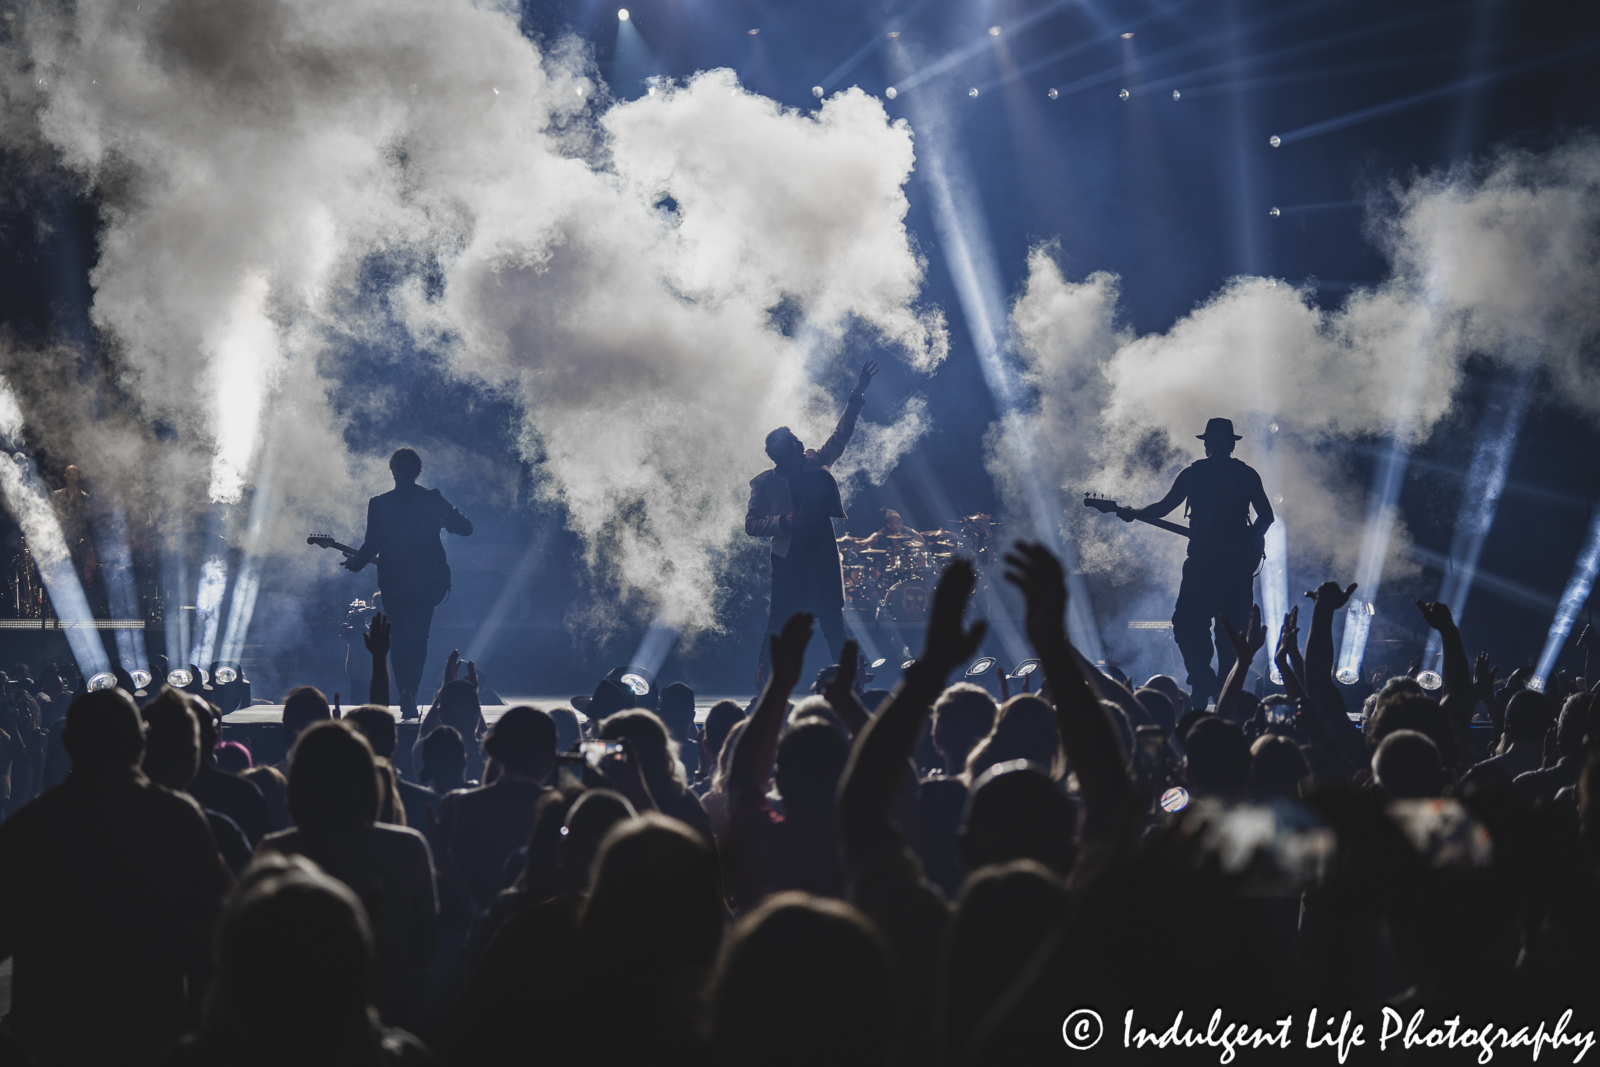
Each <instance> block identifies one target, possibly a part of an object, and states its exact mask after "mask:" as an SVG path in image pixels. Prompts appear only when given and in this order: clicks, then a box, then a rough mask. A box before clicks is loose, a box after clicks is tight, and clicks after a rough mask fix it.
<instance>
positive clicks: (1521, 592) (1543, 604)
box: [1411, 545, 1561, 611]
mask: <svg viewBox="0 0 1600 1067" xmlns="http://www.w3.org/2000/svg"><path fill="white" fill-rule="evenodd" d="M1411 556H1412V558H1413V559H1417V560H1420V561H1422V562H1423V563H1425V564H1427V565H1428V566H1430V567H1437V568H1438V569H1439V570H1441V571H1445V570H1447V569H1448V568H1449V567H1450V565H1451V564H1450V557H1449V556H1448V555H1446V554H1445V553H1443V552H1435V551H1434V550H1433V549H1431V548H1423V547H1422V546H1420V545H1412V546H1411ZM1472 584H1473V588H1474V589H1478V590H1481V591H1482V592H1484V593H1488V594H1489V595H1490V596H1497V597H1499V598H1500V599H1501V600H1504V601H1506V602H1507V603H1509V604H1518V605H1521V606H1522V607H1525V608H1532V609H1533V610H1535V611H1554V610H1556V608H1557V606H1558V605H1559V604H1560V603H1561V602H1560V601H1559V600H1558V599H1556V597H1554V596H1552V595H1551V594H1549V593H1546V592H1544V591H1542V590H1539V589H1535V588H1533V586H1531V585H1524V584H1523V583H1522V582H1519V581H1516V580H1514V579H1511V578H1507V577H1505V576H1504V575H1501V574H1495V573H1494V572H1493V571H1486V570H1483V569H1481V568H1480V569H1478V570H1477V571H1475V572H1474V573H1473V576H1472Z"/></svg>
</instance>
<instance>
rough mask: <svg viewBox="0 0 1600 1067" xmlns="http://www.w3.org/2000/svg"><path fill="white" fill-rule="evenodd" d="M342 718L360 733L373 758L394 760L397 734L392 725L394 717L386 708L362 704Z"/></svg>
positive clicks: (397, 739)
mask: <svg viewBox="0 0 1600 1067" xmlns="http://www.w3.org/2000/svg"><path fill="white" fill-rule="evenodd" d="M344 718H345V721H346V722H348V723H349V724H350V725H351V726H354V727H355V728H356V729H357V730H360V731H361V736H362V737H365V738H366V739H367V744H369V745H371V746H372V754H373V755H374V756H377V757H378V758H379V759H387V760H392V759H394V750H395V745H396V744H397V743H398V741H399V733H398V731H397V729H396V727H395V724H394V715H393V714H391V713H390V711H389V709H388V708H380V707H378V706H377V705H376V704H363V705H361V706H360V707H358V708H351V709H350V710H349V711H347V712H345V713H344Z"/></svg>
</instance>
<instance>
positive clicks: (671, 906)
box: [578, 812, 727, 991]
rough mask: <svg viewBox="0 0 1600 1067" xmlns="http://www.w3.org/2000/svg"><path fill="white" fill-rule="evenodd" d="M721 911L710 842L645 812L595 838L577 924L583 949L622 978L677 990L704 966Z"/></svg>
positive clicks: (715, 941) (713, 948) (717, 938)
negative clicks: (598, 840)
mask: <svg viewBox="0 0 1600 1067" xmlns="http://www.w3.org/2000/svg"><path fill="white" fill-rule="evenodd" d="M726 914H727V910H726V908H725V907H724V906H723V902H722V878H721V873H720V870H719V868H718V864H717V855H716V852H715V851H714V850H713V849H712V847H711V844H710V843H709V842H708V841H706V839H705V838H703V837H701V836H700V834H698V833H696V832H695V831H694V830H692V829H690V828H689V827H688V826H687V825H685V824H684V823H681V822H679V821H678V820H677V819H672V818H668V817H667V816H665V815H660V814H657V813H656V812H646V813H645V814H643V815H639V816H636V817H634V818H632V819H629V820H627V821H626V822H622V823H618V824H616V825H615V826H613V827H612V828H611V831H610V833H608V834H607V835H606V837H605V839H604V841H602V842H601V845H600V851H599V853H598V854H597V855H596V857H595V861H594V875H593V878H592V879H591V881H590V884H589V896H588V899H587V900H585V901H584V905H583V910H582V912H581V914H580V916H579V919H578V928H579V936H580V938H581V940H582V943H583V947H584V950H585V951H586V952H587V953H589V954H591V956H592V958H594V959H599V960H605V961H607V966H608V967H609V968H611V969H613V971H614V973H617V974H618V975H619V977H620V978H621V979H622V980H623V981H625V982H629V983H642V984H644V985H646V986H654V985H656V984H657V983H660V982H663V981H664V982H668V983H671V984H672V987H673V988H678V987H680V986H681V985H682V983H683V982H684V981H686V980H690V981H692V980H693V976H694V975H701V976H703V975H704V974H705V973H707V971H708V970H709V968H710V966H711V964H712V962H713V961H714V960H715V959H716V954H717V947H718V945H719V944H720V943H721V941H722V928H723V920H724V917H725V916H726ZM680 991H681V990H680Z"/></svg>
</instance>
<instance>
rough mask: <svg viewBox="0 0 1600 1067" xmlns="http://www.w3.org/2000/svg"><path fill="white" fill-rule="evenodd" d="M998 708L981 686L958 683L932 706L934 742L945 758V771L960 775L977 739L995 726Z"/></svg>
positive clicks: (942, 694) (976, 743) (980, 738)
mask: <svg viewBox="0 0 1600 1067" xmlns="http://www.w3.org/2000/svg"><path fill="white" fill-rule="evenodd" d="M999 711H1000V709H999V707H998V705H996V704H995V702H994V697H992V696H990V695H989V691H988V690H987V689H985V688H983V687H982V686H978V685H973V684H972V683H971V682H957V683H956V684H955V685H952V686H951V687H950V688H948V689H946V690H945V691H944V692H943V693H941V694H939V699H938V700H937V701H935V702H934V705H933V745H934V747H935V748H936V749H938V750H939V755H940V757H941V758H942V759H943V760H944V768H945V773H946V774H960V773H961V772H962V771H963V770H964V769H965V768H966V766H967V757H968V756H969V755H971V754H972V750H973V749H974V748H976V747H977V746H978V742H980V741H982V740H983V739H984V738H985V737H988V736H989V731H990V730H993V729H994V719H995V716H996V715H997V714H998V713H999Z"/></svg>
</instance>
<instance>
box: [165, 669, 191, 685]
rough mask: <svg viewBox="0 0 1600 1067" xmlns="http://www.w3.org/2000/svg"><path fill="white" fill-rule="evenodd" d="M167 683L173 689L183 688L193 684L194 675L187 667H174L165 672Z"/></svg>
mask: <svg viewBox="0 0 1600 1067" xmlns="http://www.w3.org/2000/svg"><path fill="white" fill-rule="evenodd" d="M167 684H168V685H170V686H172V687H173V688H174V689H184V688H186V687H188V686H191V685H193V684H194V675H192V674H190V673H189V669H188V668H187V667H174V668H172V669H171V670H170V671H168V672H167Z"/></svg>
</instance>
